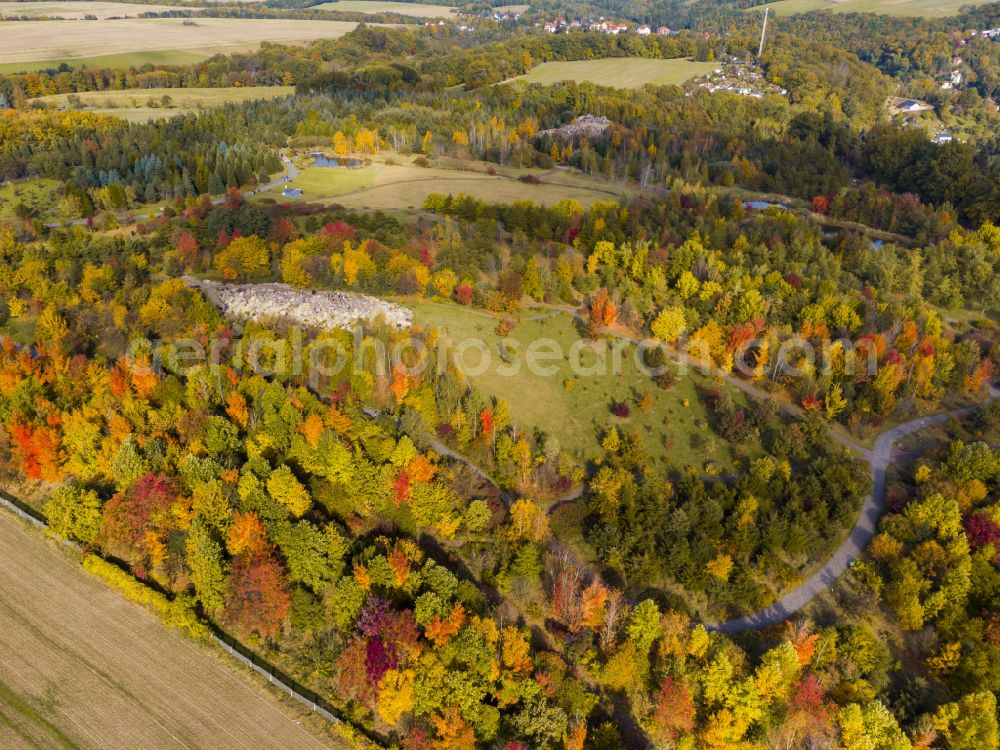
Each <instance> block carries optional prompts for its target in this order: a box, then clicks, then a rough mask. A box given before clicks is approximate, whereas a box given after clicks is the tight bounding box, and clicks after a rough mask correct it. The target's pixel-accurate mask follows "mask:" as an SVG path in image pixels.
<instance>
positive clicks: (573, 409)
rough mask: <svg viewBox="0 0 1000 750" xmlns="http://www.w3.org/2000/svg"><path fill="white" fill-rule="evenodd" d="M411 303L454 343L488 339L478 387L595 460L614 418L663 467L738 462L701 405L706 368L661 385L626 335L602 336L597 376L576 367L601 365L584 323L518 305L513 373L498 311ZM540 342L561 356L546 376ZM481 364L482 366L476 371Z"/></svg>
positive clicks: (473, 365)
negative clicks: (622, 409) (617, 412)
mask: <svg viewBox="0 0 1000 750" xmlns="http://www.w3.org/2000/svg"><path fill="white" fill-rule="evenodd" d="M409 306H410V308H411V309H412V310H413V314H414V321H415V322H416V323H418V324H420V325H423V326H426V327H434V328H437V329H439V330H440V331H441V332H442V334H443V337H444V339H445V340H446V341H447V342H449V343H450V345H452V346H455V347H458V346H459V345H460V344H461V342H463V341H472V340H474V341H481V342H482V343H483V344H484V345H485V348H486V350H488V351H489V360H488V361H489V363H490V366H489V367H486V368H485V369H483V368H481V367H477V364H478V362H479V359H480V354H479V353H478V352H477V349H475V348H472V347H470V348H469V349H468V353H467V355H466V356H465V359H464V362H465V365H466V367H468V368H470V373H469V374H470V380H471V381H472V382H473V384H474V385H475V387H476V389H477V390H478V391H479V392H480V393H481V394H483V395H484V396H487V397H495V398H498V399H504V400H505V401H506V402H507V404H508V406H509V407H510V413H511V417H512V418H513V420H514V421H515V422H516V423H517V424H519V425H521V426H522V427H523V428H529V427H530V428H537V429H539V430H541V431H543V432H545V433H547V434H551V435H553V436H554V437H556V438H557V439H558V440H559V443H560V445H561V446H562V447H563V448H564V449H566V450H568V451H570V452H571V453H572V454H573V455H574V456H575V457H576V458H578V459H580V460H592V459H595V458H598V457H600V456H602V455H603V453H604V451H603V449H602V448H601V447H600V440H601V438H602V436H603V433H604V431H605V430H606V429H607V428H608V427H609V426H610V425H612V424H614V425H617V426H619V427H620V428H621V429H623V430H628V431H631V432H636V433H638V434H639V435H640V436H641V437H642V442H643V448H644V450H645V452H646V454H647V455H648V456H649V457H650V461H651V463H653V464H655V465H656V466H657V468H658V469H663V468H666V466H667V465H668V464H670V465H673V466H674V467H676V468H683V467H685V466H688V465H690V466H694V467H695V468H696V469H697V470H698V471H701V470H704V469H705V468H706V464H707V463H708V462H712V463H714V464H715V465H716V467H718V468H719V469H721V470H722V471H731V470H732V469H733V466H734V459H735V456H734V454H733V453H732V452H731V451H730V449H729V447H727V445H726V443H725V441H723V440H721V439H720V438H718V437H716V436H714V433H713V431H712V428H711V427H710V421H711V419H712V418H711V416H710V415H709V414H708V412H707V411H706V409H705V407H704V406H703V405H702V401H701V397H700V396H699V391H703V390H704V389H706V388H708V387H710V386H711V385H712V383H713V381H712V380H711V379H709V378H707V377H705V376H703V375H702V374H701V373H699V372H696V371H694V370H691V371H689V372H688V373H687V374H686V375H684V374H682V375H680V376H679V377H678V379H677V382H676V383H675V384H674V385H673V386H671V387H670V388H667V389H663V388H659V387H658V386H657V385H656V384H655V383H654V382H653V381H652V379H651V378H650V377H649V376H648V374H646V373H645V372H643V371H641V370H640V369H639V368H638V367H637V365H636V362H635V357H634V352H635V348H634V347H633V346H632V345H631V344H627V343H625V342H623V341H621V340H619V339H609V340H607V341H606V342H605V343H606V344H607V355H606V359H607V367H606V368H600V369H601V370H602V371H601V372H598V373H597V374H592V375H587V374H585V371H583V372H574V363H575V362H579V363H581V364H582V365H583V367H584V368H593V367H595V366H597V365H598V363H599V362H600V359H599V356H600V354H599V349H597V348H595V346H594V345H593V344H592V343H590V342H584V341H582V340H581V336H580V331H579V330H578V327H577V323H576V321H575V320H574V319H573V318H571V317H570V316H569V315H568V314H565V313H558V312H556V313H553V312H552V311H548V310H544V309H527V310H523V311H522V312H521V315H520V322H519V323H518V324H517V326H516V327H515V329H514V332H513V333H512V334H511V339H513V340H514V341H516V342H518V343H517V344H511V345H509V346H508V348H507V352H508V356H510V353H512V352H514V353H519V355H520V356H519V359H520V362H521V366H520V368H519V370H518V371H517V372H516V373H513V374H512V373H510V372H509V369H512V367H509V366H508V365H507V364H506V363H505V362H504V360H503V358H502V356H501V348H500V341H501V339H500V337H499V336H498V335H497V334H496V332H495V329H496V326H497V322H498V320H499V318H496V317H493V316H492V315H490V314H487V313H483V312H482V311H475V310H470V309H468V308H464V307H460V306H458V305H453V304H445V303H440V302H422V303H409ZM541 339H550V340H552V341H554V342H555V343H556V344H557V345H558V349H559V351H560V352H561V353H562V356H560V357H556V358H554V359H553V360H551V365H552V366H553V368H554V370H555V372H553V373H552V374H545V371H546V368H547V367H548V365H549V364H550V360H548V359H546V360H545V361H544V362H543V361H542V360H541V359H540V360H539V367H536V368H535V370H536V372H532V371H530V369H529V368H528V366H527V364H526V362H525V351H526V350H527V347H528V346H529V345H530V344H531V342H533V341H538V340H541ZM577 342H579V343H577ZM612 342H614V344H615V345H616V346H621V347H622V348H621V351H622V356H621V367H620V368H619V369H618V370H616V369H615V368H614V367H613V364H612V363H613V358H612V351H613V348H612ZM574 344H576V346H577V347H578V349H579V351H580V354H579V357H578V358H577V355H576V354H575V353H574V354H572V355H571V347H573V346H574ZM580 347H582V348H580ZM479 369H483V372H481V373H480V374H474V373H475V372H476V371H478V370H479ZM618 371H620V373H621V374H618ZM567 381H575V382H573V383H572V384H568V383H567ZM647 389H648V390H649V391H650V394H651V395H652V398H653V406H652V408H651V409H650V410H649V411H648V412H645V413H643V412H642V411H641V410H640V409H638V408H637V407H636V405H635V402H636V400H637V399H638V398H639V397H641V396H642V394H643V392H644V391H646V390H647ZM733 398H734V399H735V400H736V401H737V403H740V404H743V403H745V402H744V400H743V398H742V395H741V394H739V393H738V392H737V393H734V394H733ZM622 401H624V402H627V403H628V404H629V407H630V409H631V414H630V416H628V417H626V418H619V417H616V416H614V415H612V413H611V406H612V405H613V404H614V403H618V402H622Z"/></svg>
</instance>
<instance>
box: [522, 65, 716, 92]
mask: <svg viewBox="0 0 1000 750" xmlns="http://www.w3.org/2000/svg"><path fill="white" fill-rule="evenodd" d="M716 67H718V66H717V63H710V62H694V61H693V60H686V59H682V58H676V59H673V60H648V59H646V58H637V57H611V58H606V59H601V60H574V61H571V62H547V63H542V64H541V65H536V66H535V67H534V68H532V69H531V70H530V71H529V72H528V73H526V74H525V75H523V76H519V77H518V78H515V79H514V80H515V81H525V82H526V83H541V84H544V85H550V84H553V83H560V82H562V81H576V82H578V83H579V82H582V81H590V82H591V83H596V84H598V85H600V86H613V87H615V88H620V89H634V88H639V87H640V86H645V85H646V84H653V85H655V86H663V85H666V84H676V85H679V84H681V83H684V82H685V81H687V80H689V79H691V78H694V77H696V76H700V75H705V74H706V73H709V72H711V71H713V70H715V68H716Z"/></svg>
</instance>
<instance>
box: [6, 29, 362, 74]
mask: <svg viewBox="0 0 1000 750" xmlns="http://www.w3.org/2000/svg"><path fill="white" fill-rule="evenodd" d="M355 26H357V24H356V23H353V22H347V21H303V20H287V19H280V20H271V19H245V18H199V19H197V20H195V21H192V20H190V19H180V18H127V19H122V20H105V21H13V22H9V23H4V26H3V33H4V40H5V43H4V45H3V47H2V48H0V65H2V67H0V71H2V70H5V69H6V70H7V72H10V68H12V67H16V66H14V65H13V64H15V63H16V64H21V63H30V62H33V61H48V62H56V63H57V64H58V62H61V61H66V62H70V63H72V62H73V61H74V60H77V59H85V58H94V57H101V56H109V55H125V54H130V55H134V54H137V53H142V52H153V51H156V52H163V51H180V52H187V53H191V54H197V53H199V52H200V53H204V56H205V57H208V56H209V55H210V54H214V53H216V52H231V51H235V50H236V49H251V48H254V47H256V46H257V45H258V44H260V42H262V41H264V40H267V41H269V42H286V43H296V42H300V43H304V42H307V41H311V40H314V39H331V38H336V37H340V36H343V35H344V34H346V33H348V32H349V31H351V30H353V29H354V28H355ZM25 67H32V66H25Z"/></svg>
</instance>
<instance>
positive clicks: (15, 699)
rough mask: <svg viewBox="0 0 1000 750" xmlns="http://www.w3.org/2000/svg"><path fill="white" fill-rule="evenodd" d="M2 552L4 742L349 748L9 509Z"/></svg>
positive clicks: (1, 530) (0, 730)
mask: <svg viewBox="0 0 1000 750" xmlns="http://www.w3.org/2000/svg"><path fill="white" fill-rule="evenodd" d="M0 558H2V559H3V560H4V561H5V565H4V566H2V569H0V591H3V597H2V598H0V634H2V636H0V643H2V645H3V658H2V659H0V747H4V748H9V747H10V748H13V747H45V748H63V749H71V748H79V749H80V750H90V749H91V748H108V747H123V748H124V747H143V748H168V747H170V748H173V747H253V748H261V749H262V750H282V748H289V747H294V748H303V749H304V750H320V749H321V748H337V749H342V748H346V747H347V745H346V744H345V743H344V742H343V741H342V740H340V739H339V737H338V736H336V735H335V734H333V732H334V730H333V729H332V728H331V727H329V726H328V725H327V724H325V723H322V724H320V723H319V722H318V721H317V719H316V718H315V717H313V716H312V715H310V714H309V713H308V712H307V711H306V710H305V709H304V708H303V709H298V708H296V707H294V706H293V705H290V704H285V703H283V702H281V701H280V700H279V699H278V698H277V697H276V695H277V694H276V693H275V694H272V693H269V692H266V691H265V690H264V689H262V688H260V687H258V684H257V683H255V682H253V681H251V679H250V678H249V677H248V676H247V675H245V674H244V673H242V672H241V671H239V670H237V669H236V667H235V665H230V663H229V662H228V661H224V660H223V658H222V657H221V656H217V655H216V652H214V651H210V650H208V649H207V648H203V647H200V646H198V645H196V644H195V643H194V642H192V641H189V640H185V639H183V638H182V637H181V636H179V635H176V634H174V633H173V632H171V631H168V630H167V629H166V628H164V627H163V626H162V625H161V624H160V622H159V620H157V619H156V618H155V616H154V615H153V614H152V613H151V612H148V611H146V610H144V609H142V608H140V607H137V606H136V605H134V604H132V603H131V602H129V601H127V600H125V599H124V598H123V597H122V596H120V595H119V594H117V593H116V592H114V591H113V590H111V589H110V588H108V587H107V586H105V585H104V584H102V583H101V582H100V581H98V580H97V579H95V578H92V577H90V576H88V575H86V574H85V573H84V572H83V571H82V570H81V569H80V567H79V565H78V564H77V563H76V562H75V561H74V560H72V559H71V558H70V557H69V556H68V555H67V554H65V553H64V552H62V551H61V549H60V548H57V547H56V546H55V545H52V544H49V543H47V542H46V541H45V540H44V539H43V538H42V536H41V535H40V534H38V533H37V532H35V531H33V530H27V529H25V528H23V527H22V526H21V525H20V524H19V523H18V522H17V521H15V520H14V519H13V518H12V517H11V516H9V515H7V514H6V513H4V514H3V515H2V516H0ZM242 717H252V720H243V718H242Z"/></svg>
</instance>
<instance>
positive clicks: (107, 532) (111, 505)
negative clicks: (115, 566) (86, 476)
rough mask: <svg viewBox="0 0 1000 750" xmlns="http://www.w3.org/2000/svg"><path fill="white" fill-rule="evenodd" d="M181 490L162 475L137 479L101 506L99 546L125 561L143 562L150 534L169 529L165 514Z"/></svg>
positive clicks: (151, 475) (168, 521)
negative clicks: (102, 511) (164, 528)
mask: <svg viewBox="0 0 1000 750" xmlns="http://www.w3.org/2000/svg"><path fill="white" fill-rule="evenodd" d="M179 497H180V488H179V487H178V485H177V483H176V482H175V481H174V480H173V479H171V478H170V477H167V476H164V475H163V474H146V475H144V476H141V477H139V478H138V479H136V480H135V481H134V482H133V483H132V484H131V485H130V486H129V487H128V489H126V490H125V491H124V492H119V493H118V494H117V495H115V496H114V497H112V498H111V499H110V500H109V501H108V503H107V505H105V506H104V519H103V522H102V523H101V533H100V535H99V537H98V538H99V540H100V544H101V546H102V547H103V548H104V549H106V550H107V551H109V552H111V553H112V554H115V555H118V556H120V557H123V558H124V559H126V560H131V561H137V562H140V563H142V562H144V561H145V559H146V557H147V555H148V550H147V549H146V542H147V539H149V538H150V537H149V536H148V533H149V532H155V531H156V530H157V529H159V528H161V527H164V526H168V525H170V524H171V523H172V519H170V518H167V517H166V515H167V511H168V510H169V509H170V508H171V507H172V506H173V505H174V503H176V502H177V501H178V499H179Z"/></svg>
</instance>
